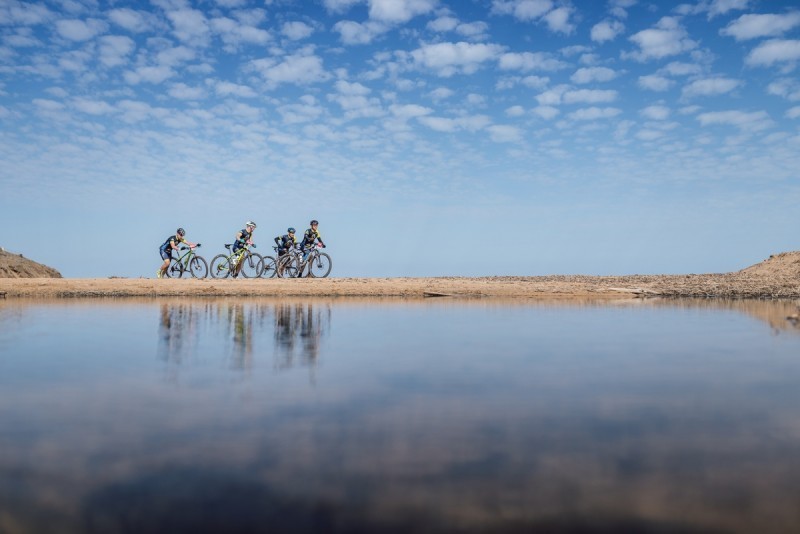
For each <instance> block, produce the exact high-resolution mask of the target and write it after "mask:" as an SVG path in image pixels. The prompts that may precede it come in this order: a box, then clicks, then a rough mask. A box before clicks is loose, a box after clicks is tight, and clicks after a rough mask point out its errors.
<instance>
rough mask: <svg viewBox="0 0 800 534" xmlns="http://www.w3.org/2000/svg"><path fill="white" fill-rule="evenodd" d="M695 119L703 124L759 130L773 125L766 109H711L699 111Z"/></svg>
mask: <svg viewBox="0 0 800 534" xmlns="http://www.w3.org/2000/svg"><path fill="white" fill-rule="evenodd" d="M697 120H699V121H700V124H701V125H703V126H709V125H714V124H721V125H728V126H736V127H737V128H740V129H742V130H750V131H759V130H764V129H766V128H769V127H771V126H772V125H773V122H772V119H770V118H769V115H767V112H766V111H753V112H750V113H748V112H745V111H739V110H734V111H711V112H708V113H701V114H700V115H698V116H697Z"/></svg>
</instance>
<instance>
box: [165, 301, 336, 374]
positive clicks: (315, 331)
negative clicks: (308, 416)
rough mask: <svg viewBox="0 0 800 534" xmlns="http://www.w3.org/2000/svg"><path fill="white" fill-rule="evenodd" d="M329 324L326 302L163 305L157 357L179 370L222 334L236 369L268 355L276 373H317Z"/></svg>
mask: <svg viewBox="0 0 800 534" xmlns="http://www.w3.org/2000/svg"><path fill="white" fill-rule="evenodd" d="M330 322H331V304H330V303H325V302H322V303H315V302H309V301H305V302H292V301H289V302H285V301H282V302H278V303H272V304H264V303H259V302H203V301H201V302H199V303H198V302H171V303H163V304H161V305H160V316H159V326H158V330H159V335H158V339H159V346H158V357H159V358H160V359H161V360H163V361H165V362H168V363H169V364H170V366H171V368H173V369H175V368H177V367H180V366H181V365H182V364H184V363H185V362H187V361H189V360H190V359H191V357H192V355H196V354H197V353H198V351H199V350H201V348H202V346H203V344H204V340H206V339H209V338H215V337H216V336H217V335H218V333H217V331H216V330H217V329H218V328H222V329H223V330H224V334H223V336H222V338H223V339H225V340H227V343H226V345H227V346H226V348H225V350H224V353H225V355H227V356H226V357H228V358H229V361H230V367H231V368H232V369H235V370H238V371H249V370H252V368H253V366H254V365H255V364H256V362H255V359H256V355H257V354H261V355H262V356H265V355H267V354H269V353H270V352H271V354H272V360H273V366H274V368H275V369H278V370H285V369H292V368H294V367H309V368H312V369H313V368H314V367H315V366H316V365H317V362H318V359H319V354H320V348H321V343H322V340H323V338H324V337H325V336H326V335H327V333H328V330H329V327H330ZM270 334H271V335H270ZM268 340H269V341H268ZM268 343H269V346H268ZM259 351H260V352H259ZM262 363H263V362H262Z"/></svg>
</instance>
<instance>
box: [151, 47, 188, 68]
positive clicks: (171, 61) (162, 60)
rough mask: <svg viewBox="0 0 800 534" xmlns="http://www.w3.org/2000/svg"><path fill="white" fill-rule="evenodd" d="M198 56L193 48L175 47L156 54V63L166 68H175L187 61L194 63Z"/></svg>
mask: <svg viewBox="0 0 800 534" xmlns="http://www.w3.org/2000/svg"><path fill="white" fill-rule="evenodd" d="M196 55H197V54H196V53H195V51H194V49H192V48H188V47H185V46H183V45H180V46H173V47H170V48H166V49H164V50H161V51H160V52H159V53H158V54H156V61H157V62H158V64H159V65H161V66H164V67H175V66H178V65H181V64H182V63H185V62H187V61H192V60H193V59H194V58H195V56H196Z"/></svg>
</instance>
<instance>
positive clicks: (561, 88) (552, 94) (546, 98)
mask: <svg viewBox="0 0 800 534" xmlns="http://www.w3.org/2000/svg"><path fill="white" fill-rule="evenodd" d="M568 89H569V86H568V85H557V86H555V87H552V88H550V89H548V90H547V91H544V92H542V93H539V94H538V95H536V101H537V102H539V105H541V106H557V105H559V104H561V96H562V95H563V94H564V93H565V92H566V91H567V90H568Z"/></svg>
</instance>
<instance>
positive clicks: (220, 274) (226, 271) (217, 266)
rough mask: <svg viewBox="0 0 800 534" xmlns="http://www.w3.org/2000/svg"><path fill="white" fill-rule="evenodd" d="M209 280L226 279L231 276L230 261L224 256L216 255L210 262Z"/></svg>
mask: <svg viewBox="0 0 800 534" xmlns="http://www.w3.org/2000/svg"><path fill="white" fill-rule="evenodd" d="M210 270H211V278H227V277H229V276H230V275H231V261H230V259H228V256H226V255H225V254H218V255H217V256H214V259H213V260H211V269H210Z"/></svg>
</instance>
